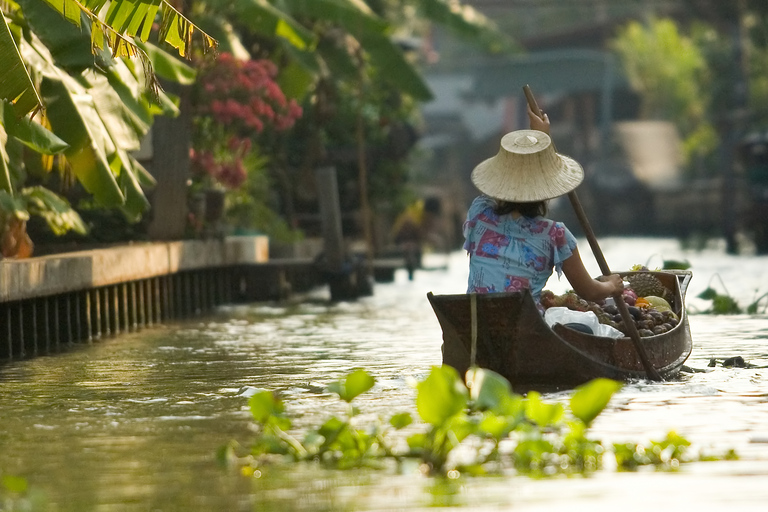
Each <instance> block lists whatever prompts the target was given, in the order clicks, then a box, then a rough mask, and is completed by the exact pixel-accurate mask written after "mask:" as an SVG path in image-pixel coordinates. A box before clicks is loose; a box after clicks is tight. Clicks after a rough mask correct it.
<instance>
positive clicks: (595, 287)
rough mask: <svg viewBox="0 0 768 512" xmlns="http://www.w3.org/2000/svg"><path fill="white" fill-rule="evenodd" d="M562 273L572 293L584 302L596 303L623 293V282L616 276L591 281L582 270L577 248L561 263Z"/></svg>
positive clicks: (601, 277) (585, 271) (590, 277)
mask: <svg viewBox="0 0 768 512" xmlns="http://www.w3.org/2000/svg"><path fill="white" fill-rule="evenodd" d="M563 272H564V273H565V277H567V278H568V282H569V283H571V286H573V291H575V292H576V294H577V295H578V296H579V297H581V298H582V299H585V300H591V301H593V302H597V301H600V300H603V299H604V298H606V297H612V296H614V295H619V294H621V292H623V291H624V282H623V281H622V279H621V276H620V275H618V274H611V275H609V276H600V277H598V278H597V279H592V276H590V275H589V273H588V272H587V269H586V268H584V263H583V262H582V261H581V255H579V249H578V247H577V248H574V249H573V254H571V257H570V258H568V259H567V260H565V261H564V262H563Z"/></svg>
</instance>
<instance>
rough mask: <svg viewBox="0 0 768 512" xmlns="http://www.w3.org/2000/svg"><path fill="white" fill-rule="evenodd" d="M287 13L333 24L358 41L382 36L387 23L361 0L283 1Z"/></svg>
mask: <svg viewBox="0 0 768 512" xmlns="http://www.w3.org/2000/svg"><path fill="white" fill-rule="evenodd" d="M283 3H284V4H285V5H286V6H287V8H288V10H289V12H291V13H294V14H295V15H301V16H306V17H308V18H312V19H318V20H323V21H327V22H330V23H333V24H334V25H336V26H338V27H341V28H343V29H344V30H345V31H346V32H347V33H349V34H350V35H352V36H353V37H355V38H357V39H360V38H361V37H362V36H363V35H365V34H369V33H378V34H383V33H384V32H385V31H386V30H387V27H388V25H387V22H386V21H384V20H383V19H381V18H379V17H378V16H377V15H376V14H375V13H374V12H373V11H372V10H371V9H370V7H368V5H367V4H365V2H362V1H361V0H283Z"/></svg>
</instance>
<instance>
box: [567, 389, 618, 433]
mask: <svg viewBox="0 0 768 512" xmlns="http://www.w3.org/2000/svg"><path fill="white" fill-rule="evenodd" d="M621 387H622V384H621V383H620V382H617V381H615V380H610V379H594V380H592V381H590V382H588V383H586V384H584V385H582V386H579V387H578V388H576V391H575V392H574V393H573V396H572V397H571V412H572V413H573V415H574V416H576V417H577V418H579V419H580V420H581V421H583V422H584V424H585V425H590V424H591V423H592V421H593V420H594V419H595V418H596V417H597V416H598V415H599V414H600V413H601V412H603V409H605V406H607V405H608V402H609V401H610V400H611V397H612V396H613V395H614V393H616V392H617V391H618V390H620V389H621Z"/></svg>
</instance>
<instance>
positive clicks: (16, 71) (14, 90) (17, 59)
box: [0, 15, 42, 117]
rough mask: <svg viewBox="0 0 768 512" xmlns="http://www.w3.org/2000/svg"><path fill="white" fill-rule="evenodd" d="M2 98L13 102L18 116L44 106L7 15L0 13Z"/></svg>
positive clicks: (0, 83) (0, 79)
mask: <svg viewBox="0 0 768 512" xmlns="http://www.w3.org/2000/svg"><path fill="white" fill-rule="evenodd" d="M0 18H2V20H3V21H2V23H0V69H1V70H2V73H0V99H3V100H7V101H9V102H11V103H13V108H14V110H15V113H16V115H17V116H18V117H23V116H24V115H26V114H28V113H30V112H35V111H37V110H38V109H39V108H40V107H42V102H41V100H40V96H39V95H38V93H37V90H36V89H35V86H34V85H33V84H32V80H31V79H30V77H29V73H28V72H27V68H26V67H25V66H24V60H23V59H22V57H21V54H20V53H19V48H18V47H17V46H16V42H15V41H14V39H13V35H12V34H11V30H10V28H9V26H8V22H7V20H6V19H5V16H2V15H0Z"/></svg>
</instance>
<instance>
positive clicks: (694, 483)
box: [0, 238, 768, 511]
mask: <svg viewBox="0 0 768 512" xmlns="http://www.w3.org/2000/svg"><path fill="white" fill-rule="evenodd" d="M581 245H582V247H583V248H582V252H583V257H584V259H585V262H586V263H587V265H588V267H589V268H590V271H591V272H592V273H593V274H597V273H598V270H597V265H596V264H593V263H592V262H591V257H590V254H589V249H588V247H587V246H586V244H581ZM601 246H602V248H603V251H604V253H605V255H606V259H607V260H608V262H609V264H610V265H611V267H612V268H613V269H614V270H621V269H627V268H629V267H630V266H631V265H633V264H635V263H646V262H648V264H649V266H650V267H656V266H659V265H661V259H662V258H665V259H688V260H689V261H690V262H691V264H692V268H693V271H694V279H693V281H692V282H691V287H690V289H689V295H688V304H689V306H690V307H691V309H694V308H697V309H698V310H704V309H706V308H707V306H708V304H707V303H706V301H701V300H700V299H696V298H695V295H696V294H698V293H699V292H700V291H702V290H703V289H704V288H706V287H707V286H708V285H710V284H711V285H713V286H715V287H716V288H718V287H719V286H721V284H720V283H721V281H722V283H723V284H724V285H725V286H726V287H727V290H722V289H720V290H719V291H721V292H724V291H727V292H728V293H729V294H731V295H732V296H734V298H736V300H737V301H738V302H739V303H740V304H741V305H742V306H746V305H747V304H748V303H750V302H751V301H753V300H754V299H755V298H756V297H757V296H759V295H761V294H762V293H765V292H766V291H768V274H766V273H764V272H763V270H762V269H763V267H765V264H766V262H768V258H759V257H733V256H728V255H725V254H723V252H722V250H720V249H719V248H713V249H709V250H706V251H702V252H697V253H686V252H683V251H681V250H680V248H679V247H678V244H677V243H676V242H675V241H674V240H634V239H618V238H615V239H607V240H605V241H601ZM427 263H428V264H430V265H436V266H440V265H446V264H447V268H446V269H445V270H434V271H421V272H417V274H416V279H415V280H414V281H408V280H407V277H406V275H405V272H404V271H403V272H402V273H399V274H397V279H396V282H395V283H392V284H379V285H377V286H376V289H375V294H374V296H372V297H366V298H364V299H361V300H359V301H357V302H354V303H340V304H329V303H328V302H327V296H328V295H327V292H326V291H325V290H320V291H318V293H317V294H315V295H313V296H312V297H310V298H309V299H308V300H307V301H305V302H302V303H297V304H291V305H281V306H269V305H263V304H262V305H250V306H238V307H225V308H222V309H221V310H220V311H219V312H218V313H217V315H215V316H213V317H209V318H206V319H204V320H203V321H200V322H198V323H185V324H183V325H173V326H164V327H158V328H155V329H151V330H146V331H143V332H141V333H135V334H127V335H121V336H120V337H119V338H115V339H108V340H102V341H99V342H95V343H94V344H93V345H92V346H82V347H76V348H74V349H72V350H68V351H66V352H64V353H62V354H58V355H55V356H51V357H40V358H38V359H35V360H30V361H21V362H14V363H12V364H9V365H6V366H4V367H2V368H0V386H2V393H1V394H0V418H2V429H1V430H0V447H1V448H2V449H1V450H0V472H2V473H3V474H11V475H18V476H23V477H25V478H26V479H27V480H28V482H29V484H30V486H31V488H32V489H33V490H34V491H35V493H37V495H38V496H42V498H41V499H42V500H44V501H45V503H46V506H44V507H42V508H41V509H42V510H62V511H82V510H121V511H122V510H131V511H132V510H137V511H138V510H142V511H144V510H275V511H278V510H279V511H284V510H312V511H316V510H317V511H319V510H417V509H427V508H435V507H438V508H439V507H463V508H465V509H468V510H470V509H471V510H503V509H513V510H516V511H518V510H557V509H561V508H562V509H564V508H566V507H567V508H569V509H584V510H587V509H589V510H590V511H592V510H609V509H610V510H616V509H617V508H619V507H622V508H626V505H627V499H628V497H631V502H632V507H630V508H631V509H633V510H639V509H641V508H643V509H646V508H647V507H653V506H657V507H658V506H659V505H660V504H662V503H663V504H664V506H666V507H675V506H686V507H691V506H693V507H697V508H704V509H710V508H714V507H715V506H717V507H718V508H722V507H726V508H728V509H731V508H737V509H738V510H758V509H760V510H762V509H763V507H764V504H765V502H766V499H768V487H766V486H765V485H764V482H765V478H766V475H768V431H766V425H768V403H767V402H768V400H767V399H766V398H767V397H768V385H766V378H765V374H766V372H768V347H767V346H766V338H768V317H766V316H765V315H758V316H747V315H738V316H728V317H713V316H706V315H696V314H694V315H691V317H690V323H691V329H692V332H693V337H694V351H693V353H692V355H691V357H690V359H689V360H688V362H687V365H688V366H690V367H692V368H697V369H701V370H706V372H701V373H693V374H685V375H683V376H681V378H680V380H678V381H675V382H668V383H650V382H636V383H631V384H630V385H628V386H626V387H625V388H624V389H623V390H622V391H621V392H620V393H618V395H617V396H616V397H615V398H614V400H613V401H612V402H611V404H610V406H609V408H608V410H607V411H606V412H605V413H604V414H603V415H602V416H600V417H599V418H598V420H597V421H596V422H595V425H594V428H593V435H594V436H595V437H599V438H600V439H604V440H608V441H622V440H632V441H636V442H637V441H646V440H649V439H656V438H659V437H662V436H663V435H665V434H666V432H667V431H668V430H671V429H674V430H676V431H678V432H679V433H680V434H682V435H684V436H686V437H687V438H688V439H690V440H691V441H693V442H694V443H695V444H696V445H697V446H699V447H704V448H705V449H707V450H711V452H712V453H719V452H721V451H722V450H724V449H727V448H735V449H736V450H737V451H738V453H739V454H740V455H741V457H742V459H741V460H740V461H735V462H714V463H696V464H690V465H687V466H683V468H682V469H681V470H680V471H679V472H678V473H675V474H670V473H655V472H640V473H630V474H626V473H622V474H617V473H612V472H608V471H604V472H600V473H598V474H596V475H594V476H593V477H590V478H556V479H552V480H531V479H528V478H525V477H517V478H474V479H467V478H461V479H459V480H440V479H429V478H426V477H422V476H420V474H419V473H418V472H417V470H416V468H415V467H414V466H413V465H405V466H402V467H397V466H392V467H390V468H389V469H388V470H386V471H379V472H375V471H353V472H335V471H325V470H321V469H319V468H317V467H313V466H311V465H304V466H299V467H297V468H292V469H291V470H290V471H287V472H283V471H277V470H269V469H267V470H266V471H265V472H264V473H263V474H262V475H261V477H260V478H252V477H251V478H248V477H244V476H241V475H240V474H238V473H237V471H234V470H231V469H225V468H222V467H221V466H219V465H218V463H217V462H216V458H215V453H216V450H217V449H218V448H219V447H220V446H221V445H223V444H224V443H226V442H227V441H229V440H230V439H235V440H238V441H241V442H243V443H247V441H248V439H249V438H250V436H251V433H252V432H251V430H250V421H249V414H248V411H247V408H246V402H247V396H248V395H249V394H250V393H251V392H252V391H253V390H254V389H256V388H270V389H276V390H278V391H280V393H281V394H282V396H283V398H284V400H285V402H286V406H287V408H288V411H289V412H290V413H291V414H292V416H293V417H294V424H295V425H296V426H297V427H298V428H301V427H302V426H307V425H317V423H318V422H319V421H321V420H322V419H324V418H326V417H327V416H328V415H330V414H332V413H337V412H339V411H340V410H341V405H340V404H339V403H338V400H336V399H334V398H333V396H331V395H329V394H328V393H326V392H325V391H324V389H323V386H324V384H325V383H327V382H328V381H330V380H332V379H335V378H337V377H339V376H340V375H342V374H344V373H347V372H348V371H350V370H351V369H353V368H359V367H361V368H365V369H366V370H368V371H369V372H370V373H371V374H373V375H374V376H375V377H376V379H377V384H376V386H375V387H374V388H373V390H372V391H371V392H369V393H366V394H365V395H363V396H361V397H360V398H359V399H358V400H359V403H358V406H359V407H360V408H361V409H362V411H363V412H364V413H365V414H366V416H364V417H368V418H370V417H374V416H376V415H381V416H389V415H391V414H392V413H393V412H402V411H405V410H409V411H413V397H414V392H413V389H412V387H411V383H412V382H413V381H414V380H418V379H421V378H422V377H423V376H425V375H426V373H427V372H428V370H429V368H430V366H432V365H435V364H439V363H440V328H439V325H438V324H437V320H436V319H435V318H434V316H433V314H432V311H431V309H430V306H429V304H428V302H427V300H426V298H425V294H426V292H427V291H433V292H435V293H461V292H463V290H464V287H465V284H466V259H465V257H464V256H463V255H461V254H459V253H456V254H452V255H450V256H442V255H434V256H432V257H431V258H430V259H428V261H427ZM549 288H551V289H553V290H555V291H557V292H560V291H562V290H564V289H566V288H567V282H566V281H565V280H563V281H562V282H560V281H558V280H557V279H556V278H554V277H553V279H552V281H551V282H550V283H549ZM737 355H740V356H742V357H743V358H744V359H745V360H746V361H748V362H749V363H751V364H753V365H755V366H756V367H755V368H731V369H728V368H723V367H715V368H709V367H708V366H707V365H708V364H709V362H710V359H712V358H715V359H718V360H720V361H722V360H723V359H725V358H727V357H731V356H737ZM566 397H567V393H562V392H561V393H556V394H550V395H549V398H550V399H556V400H561V399H565V398H566ZM1 504H2V501H1V500H0V508H1V507H2V506H3V505H1Z"/></svg>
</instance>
